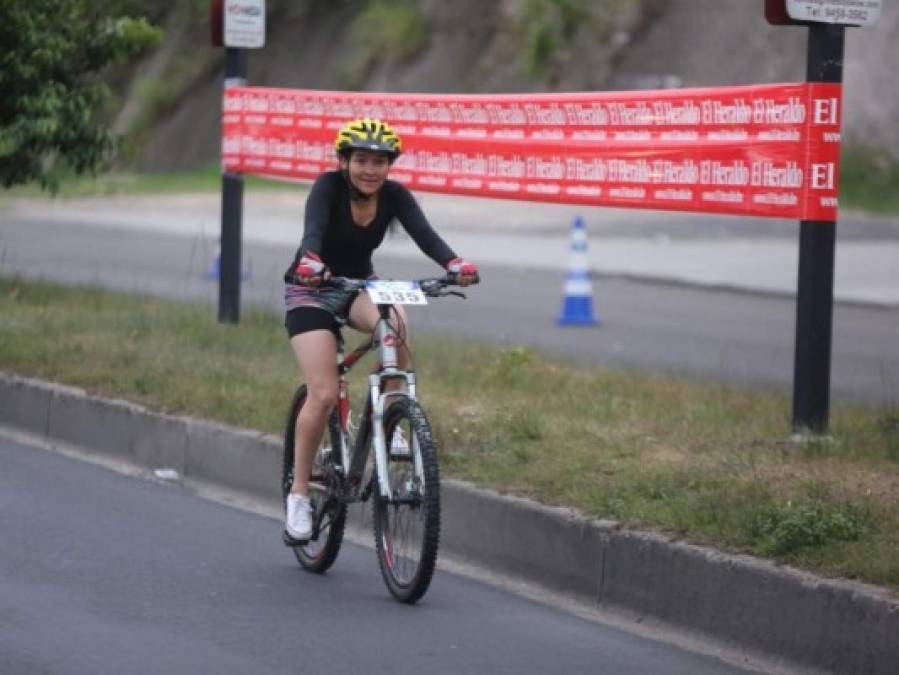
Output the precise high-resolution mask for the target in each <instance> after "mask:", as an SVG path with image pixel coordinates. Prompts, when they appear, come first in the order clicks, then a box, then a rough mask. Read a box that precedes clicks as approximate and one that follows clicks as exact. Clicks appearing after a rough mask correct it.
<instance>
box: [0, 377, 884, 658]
mask: <svg viewBox="0 0 899 675" xmlns="http://www.w3.org/2000/svg"><path fill="white" fill-rule="evenodd" d="M0 424H4V425H9V426H12V427H17V428H19V429H22V430H24V431H27V432H30V433H33V434H38V435H42V436H45V437H47V438H49V439H52V440H56V441H61V442H65V443H71V444H74V445H78V446H81V447H83V448H85V449H88V450H90V451H93V452H99V453H102V454H104V455H108V456H110V457H115V458H117V459H121V460H125V461H127V462H130V463H133V464H137V465H139V466H143V467H147V468H150V469H154V468H160V467H171V468H174V469H176V470H178V471H179V472H180V473H181V474H182V475H183V476H184V478H185V480H188V481H191V480H195V481H201V482H205V483H213V484H217V485H220V486H225V487H228V488H231V489H234V490H236V491H239V492H242V493H244V494H248V495H251V496H253V497H257V498H262V499H264V500H268V501H271V502H278V501H279V499H280V497H279V494H278V483H279V480H280V461H281V447H280V444H281V441H280V439H278V438H275V437H272V436H268V435H265V434H261V433H257V432H251V431H246V430H242V429H235V428H232V427H227V426H225V425H221V424H215V423H211V422H206V421H202V420H197V419H193V418H188V417H178V416H172V415H164V414H160V413H155V412H152V411H149V410H147V409H145V408H143V407H141V406H138V405H134V404H131V403H128V402H125V401H117V400H105V399H101V398H98V397H94V396H89V395H87V394H86V393H85V392H83V391H82V390H80V389H75V388H72V387H64V386H60V385H55V384H50V383H46V382H41V381H38V380H32V379H27V378H22V377H18V376H14V375H7V374H3V373H0ZM442 494H443V500H442V507H443V530H442V534H441V550H442V551H443V552H445V553H446V554H448V555H449V556H451V557H453V558H454V559H457V560H462V561H464V562H466V563H468V564H471V565H474V566H477V567H481V568H484V569H487V570H489V571H490V572H491V573H493V574H499V575H503V576H507V577H511V578H514V579H516V580H520V581H523V582H526V583H530V584H535V585H537V586H538V587H540V588H543V589H547V590H549V591H551V592H554V593H558V594H562V595H564V596H567V597H569V598H572V599H574V600H576V601H578V602H580V603H582V604H584V605H586V606H588V607H590V608H593V609H602V610H605V609H609V610H615V611H617V612H619V613H624V614H625V615H626V616H628V617H629V618H631V619H634V620H637V621H644V620H648V621H653V622H658V623H659V624H663V625H669V626H672V627H675V628H676V629H678V630H680V631H684V630H686V631H688V632H690V633H694V634H699V635H701V636H703V637H706V638H709V639H712V640H714V641H717V642H719V643H724V644H726V645H728V646H730V647H734V648H737V649H739V650H744V651H750V652H755V653H759V654H763V655H764V656H765V657H766V658H769V659H777V660H781V661H783V662H787V663H791V664H794V665H796V666H799V667H802V668H805V669H817V670H824V671H827V672H837V673H872V674H881V673H882V674H884V675H887V674H892V673H895V672H896V668H897V664H899V600H897V599H896V598H895V597H893V596H891V595H890V594H889V593H887V592H885V591H883V590H881V589H878V588H876V587H872V586H867V585H864V584H857V583H852V582H838V581H831V580H825V579H820V578H817V577H814V576H812V575H809V574H805V573H802V572H798V571H796V570H792V569H789V568H785V567H778V566H775V565H773V564H771V563H768V562H766V561H762V560H758V559H755V558H751V557H748V556H735V555H728V554H723V553H720V552H718V551H714V550H711V549H707V548H702V547H699V546H693V545H689V544H684V543H681V542H675V541H671V540H669V539H667V538H665V537H662V536H659V535H655V534H647V533H640V532H633V531H628V530H622V529H619V528H618V527H617V526H616V525H615V524H614V523H610V522H600V521H591V520H587V519H584V518H583V517H580V516H579V515H578V514H577V513H575V512H574V511H571V510H569V509H559V508H549V507H545V506H541V505H539V504H535V503H534V502H532V501H529V500H526V499H520V498H515V497H508V496H502V495H499V494H497V493H494V492H491V491H487V490H482V489H479V488H475V487H473V486H471V485H468V484H465V483H461V482H458V481H444V483H443V486H442ZM363 521H364V515H363V518H362V519H361V520H360V519H357V518H355V517H354V519H353V526H354V527H356V528H360V527H363V526H364V522H363Z"/></svg>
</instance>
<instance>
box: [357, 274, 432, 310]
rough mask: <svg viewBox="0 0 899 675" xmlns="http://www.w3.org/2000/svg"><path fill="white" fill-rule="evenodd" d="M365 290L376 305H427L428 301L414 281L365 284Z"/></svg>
mask: <svg viewBox="0 0 899 675" xmlns="http://www.w3.org/2000/svg"><path fill="white" fill-rule="evenodd" d="M365 290H366V291H367V292H368V296H369V297H370V298H371V300H372V302H374V303H375V304H376V305H427V304H428V300H427V298H426V297H425V294H424V293H422V290H421V288H419V286H418V284H417V283H416V282H414V281H381V280H379V279H376V280H373V281H369V282H368V283H366V284H365Z"/></svg>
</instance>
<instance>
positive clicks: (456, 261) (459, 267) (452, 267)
mask: <svg viewBox="0 0 899 675" xmlns="http://www.w3.org/2000/svg"><path fill="white" fill-rule="evenodd" d="M446 271H447V272H449V273H450V274H455V275H456V281H457V283H458V284H459V285H460V286H468V285H470V284H476V283H478V282H479V281H480V280H481V279H480V277H479V276H478V266H477V265H475V264H474V263H472V262H468V261H467V260H466V259H465V258H453V259H452V260H450V261H449V262H448V263H447V264H446Z"/></svg>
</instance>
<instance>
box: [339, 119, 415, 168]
mask: <svg viewBox="0 0 899 675" xmlns="http://www.w3.org/2000/svg"><path fill="white" fill-rule="evenodd" d="M334 148H335V149H336V150H337V153H338V154H340V155H344V156H346V155H348V154H349V152H350V151H351V150H373V151H375V152H386V153H387V154H388V155H389V156H390V161H393V160H394V159H396V158H397V157H398V156H399V154H400V153H401V152H402V151H403V142H402V141H401V140H400V137H399V136H397V135H396V132H395V131H394V130H393V129H391V128H390V125H389V124H387V123H386V122H382V121H381V120H375V119H369V118H368V117H366V118H364V119H357V120H353V121H352V122H347V123H346V124H344V125H343V126H342V127H341V128H340V131H338V132H337V140H335V141H334Z"/></svg>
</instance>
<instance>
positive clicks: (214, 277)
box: [203, 248, 253, 281]
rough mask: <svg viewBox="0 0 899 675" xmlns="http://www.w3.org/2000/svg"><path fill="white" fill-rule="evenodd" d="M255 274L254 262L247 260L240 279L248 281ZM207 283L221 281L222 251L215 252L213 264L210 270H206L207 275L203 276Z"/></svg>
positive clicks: (210, 265)
mask: <svg viewBox="0 0 899 675" xmlns="http://www.w3.org/2000/svg"><path fill="white" fill-rule="evenodd" d="M252 274H253V261H252V260H247V263H246V264H245V265H244V267H243V269H242V270H241V271H240V278H241V280H242V281H247V280H248V279H249V278H250V276H252ZM203 276H204V278H205V279H206V280H207V281H220V280H221V278H222V250H221V249H220V248H217V249H216V250H215V255H214V256H213V257H212V262H211V263H210V264H209V269H208V270H206V274H204V275H203Z"/></svg>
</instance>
